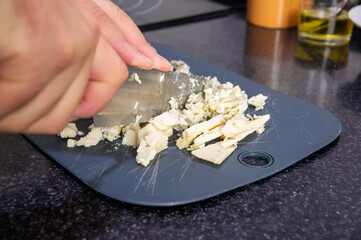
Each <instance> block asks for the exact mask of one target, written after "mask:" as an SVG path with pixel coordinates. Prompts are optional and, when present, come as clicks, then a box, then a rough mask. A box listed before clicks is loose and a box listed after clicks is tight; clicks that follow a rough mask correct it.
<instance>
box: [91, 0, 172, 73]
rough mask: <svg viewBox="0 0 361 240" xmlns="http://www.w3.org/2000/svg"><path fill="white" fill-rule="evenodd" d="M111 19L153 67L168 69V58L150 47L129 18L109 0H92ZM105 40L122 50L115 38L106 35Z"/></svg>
mask: <svg viewBox="0 0 361 240" xmlns="http://www.w3.org/2000/svg"><path fill="white" fill-rule="evenodd" d="M93 1H94V2H95V3H96V4H97V5H98V6H99V7H100V8H101V9H102V10H103V11H104V12H105V13H106V14H107V15H108V17H109V18H110V19H111V20H112V21H113V23H114V24H115V25H116V27H117V28H118V29H119V31H120V32H121V33H122V34H123V36H124V37H125V39H126V40H127V41H128V42H129V43H130V44H131V45H133V46H134V47H135V48H136V49H137V50H138V51H139V52H140V53H142V54H143V55H145V56H147V57H148V58H149V59H150V60H151V61H152V63H153V68H156V69H159V70H162V71H169V70H170V68H171V65H170V63H169V61H168V60H166V59H165V58H163V57H162V56H160V55H159V54H158V53H157V51H156V50H155V48H154V47H152V46H151V45H150V44H149V43H148V42H147V41H146V39H145V38H144V36H143V34H142V33H141V31H140V30H139V28H138V27H137V26H136V25H135V23H134V22H133V21H132V20H131V18H130V17H129V16H128V15H127V14H126V13H125V12H124V11H123V10H121V9H119V8H118V6H116V5H115V4H114V3H113V2H111V1H104V0H93ZM107 40H108V41H109V42H110V43H111V44H112V46H113V47H114V48H115V49H116V50H117V52H118V53H119V52H121V51H123V49H122V46H118V45H117V44H116V41H117V40H116V38H115V37H114V39H112V38H111V37H110V36H108V38H107Z"/></svg>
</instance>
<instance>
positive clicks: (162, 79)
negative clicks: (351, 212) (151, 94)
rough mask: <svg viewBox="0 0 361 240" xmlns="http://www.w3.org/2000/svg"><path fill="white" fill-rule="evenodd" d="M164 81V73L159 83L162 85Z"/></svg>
mask: <svg viewBox="0 0 361 240" xmlns="http://www.w3.org/2000/svg"><path fill="white" fill-rule="evenodd" d="M163 81H164V73H163V74H162V75H160V77H159V83H162V82H163Z"/></svg>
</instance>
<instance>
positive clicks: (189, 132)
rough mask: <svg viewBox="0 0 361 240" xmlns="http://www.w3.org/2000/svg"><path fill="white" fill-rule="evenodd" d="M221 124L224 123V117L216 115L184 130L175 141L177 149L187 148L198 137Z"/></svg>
mask: <svg viewBox="0 0 361 240" xmlns="http://www.w3.org/2000/svg"><path fill="white" fill-rule="evenodd" d="M222 123H224V117H223V116H222V115H218V116H215V117H213V118H211V119H210V120H208V121H205V122H202V123H197V124H195V125H193V126H192V127H190V128H188V129H186V130H184V132H183V133H182V136H181V137H180V138H179V139H178V140H177V143H176V144H177V146H178V148H179V149H183V148H185V147H188V146H189V145H190V144H191V143H192V142H193V140H194V139H195V138H196V137H197V136H198V135H200V134H202V133H204V132H207V131H209V130H211V129H213V128H215V127H217V126H219V125H221V124H222Z"/></svg>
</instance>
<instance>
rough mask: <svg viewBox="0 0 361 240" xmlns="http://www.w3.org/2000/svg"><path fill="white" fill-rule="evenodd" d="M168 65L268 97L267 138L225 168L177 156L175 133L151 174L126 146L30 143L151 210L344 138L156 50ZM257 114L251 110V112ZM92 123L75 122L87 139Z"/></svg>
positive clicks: (303, 108)
mask: <svg viewBox="0 0 361 240" xmlns="http://www.w3.org/2000/svg"><path fill="white" fill-rule="evenodd" d="M154 46H155V47H156V48H157V50H158V51H159V53H160V54H161V55H163V56H165V57H166V58H168V59H176V60H178V59H182V60H183V61H185V62H187V63H188V64H189V65H190V66H191V72H192V73H195V74H198V75H205V76H217V77H218V79H219V80H220V81H221V82H226V81H229V82H232V83H233V84H235V85H239V86H240V87H241V89H242V90H245V91H246V93H247V94H248V96H253V95H256V94H258V93H262V94H263V95H266V96H268V99H267V101H266V106H265V108H264V109H263V110H261V111H257V115H261V114H265V113H268V114H270V115H271V119H270V120H269V121H268V122H267V123H266V126H265V131H264V132H263V133H261V134H259V135H257V134H255V133H254V134H252V135H250V136H248V137H247V138H245V139H243V140H242V141H241V142H240V143H239V144H238V148H237V149H236V150H235V151H234V152H233V153H232V154H231V155H230V156H229V157H228V158H227V159H226V160H225V161H224V162H223V163H222V164H221V165H213V164H211V163H207V162H205V161H202V160H199V159H196V158H195V157H193V156H192V155H191V154H190V153H189V152H188V151H187V150H179V149H178V148H177V147H176V146H175V140H176V139H177V137H179V133H178V134H177V133H175V135H174V136H173V137H171V138H170V140H169V148H168V149H166V150H164V151H163V152H161V153H159V154H158V155H157V156H156V158H155V160H153V162H152V163H151V164H150V166H149V167H146V168H145V167H142V166H139V165H138V164H137V163H136V161H135V156H136V150H135V149H133V148H130V147H126V146H123V145H122V144H121V139H118V140H115V141H113V142H106V141H103V142H100V143H99V144H98V145H96V146H93V147H89V148H85V147H75V148H68V147H67V146H66V140H65V139H61V138H60V137H58V136H49V135H26V137H27V138H28V139H29V140H30V141H31V142H32V143H34V144H35V145H36V146H38V147H39V148H40V149H41V150H42V151H44V152H45V153H46V154H48V155H49V156H50V157H51V158H53V159H54V160H55V161H56V162H58V163H59V164H60V165H62V166H63V167H64V168H66V169H67V170H69V172H70V173H72V174H73V175H74V176H76V177H77V178H79V179H80V180H81V181H83V182H84V183H85V184H87V185H88V186H90V187H91V188H93V189H94V190H96V191H98V192H100V193H102V194H104V195H106V196H109V197H111V198H114V199H117V200H120V201H124V202H128V203H133V204H138V205H147V206H172V205H180V204H185V203H190V202H195V201H199V200H203V199H206V198H209V197H212V196H215V195H218V194H221V193H224V192H226V191H229V190H232V189H235V188H238V187H241V186H244V185H246V184H249V183H252V182H255V181H257V180H260V179H263V178H265V177H268V176H270V175H273V174H275V173H277V172H279V171H281V170H283V169H285V168H287V167H289V166H290V165H292V164H294V163H296V162H297V161H300V160H302V159H303V158H305V157H306V156H308V155H310V154H312V153H313V152H315V151H317V150H319V149H321V148H322V147H324V146H326V145H327V144H329V143H331V142H332V141H333V140H335V139H336V138H337V136H338V135H339V134H340V132H341V125H340V122H339V120H338V119H337V118H336V117H335V116H334V115H332V114H331V113H329V112H328V111H326V110H324V109H322V108H320V107H318V106H315V105H312V104H309V103H307V102H304V101H301V100H299V99H296V98H294V97H290V96H287V95H285V94H283V93H280V92H277V91H274V90H272V89H270V88H267V87H265V86H262V85H260V84H258V83H256V82H253V81H251V80H249V79H247V78H245V77H242V76H240V75H238V74H235V73H233V72H230V71H228V70H226V69H223V68H221V67H218V66H216V65H214V64H212V63H209V62H206V61H204V60H201V59H199V58H196V57H194V56H191V55H189V54H187V53H184V52H182V51H179V50H176V49H173V48H170V47H167V46H164V45H158V44H154ZM248 112H249V113H251V114H253V113H254V109H253V108H250V109H249V110H248ZM91 123H92V121H91V120H90V119H87V120H80V121H78V122H77V125H78V128H79V129H80V130H83V131H87V128H88V126H89V125H90V124H91Z"/></svg>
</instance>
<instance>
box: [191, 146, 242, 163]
mask: <svg viewBox="0 0 361 240" xmlns="http://www.w3.org/2000/svg"><path fill="white" fill-rule="evenodd" d="M236 148H237V147H236V146H229V147H226V148H224V147H223V146H222V143H221V142H217V143H214V144H210V145H208V146H206V147H204V148H201V149H197V150H194V151H192V152H191V153H192V155H193V156H196V157H197V158H199V159H203V160H205V161H208V162H212V163H214V164H221V163H222V162H223V161H224V160H225V159H226V158H227V157H228V156H229V155H230V154H231V153H232V152H233V151H234V150H235V149H236Z"/></svg>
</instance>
